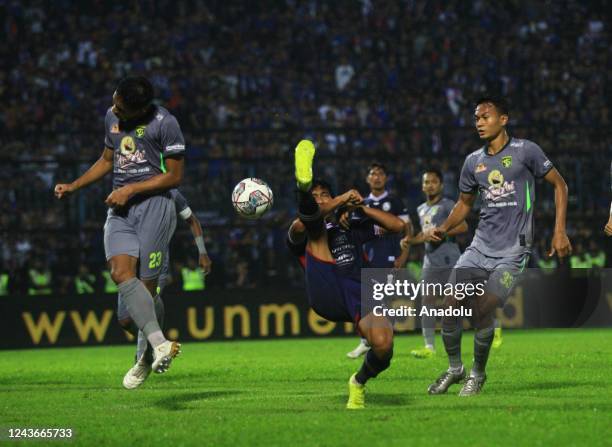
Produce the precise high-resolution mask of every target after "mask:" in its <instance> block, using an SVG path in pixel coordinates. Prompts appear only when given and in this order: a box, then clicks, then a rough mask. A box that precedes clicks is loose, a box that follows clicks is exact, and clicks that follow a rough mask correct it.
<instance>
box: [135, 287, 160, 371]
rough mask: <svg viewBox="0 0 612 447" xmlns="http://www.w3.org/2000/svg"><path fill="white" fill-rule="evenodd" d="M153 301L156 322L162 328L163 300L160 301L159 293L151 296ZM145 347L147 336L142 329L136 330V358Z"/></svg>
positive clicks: (138, 357)
mask: <svg viewBox="0 0 612 447" xmlns="http://www.w3.org/2000/svg"><path fill="white" fill-rule="evenodd" d="M153 301H154V302H155V316H156V317H157V323H158V324H159V327H160V328H162V329H163V328H164V315H165V309H164V302H163V301H162V299H161V296H159V294H158V295H155V297H154V298H153ZM147 347H148V341H147V338H146V337H145V335H144V333H143V332H142V331H138V342H137V344H136V360H138V359H140V357H142V355H143V354H144V353H145V351H146V350H147ZM148 354H150V353H148ZM145 360H146V359H145ZM149 360H150V361H151V362H152V361H153V360H152V358H150V359H149ZM149 363H150V362H149Z"/></svg>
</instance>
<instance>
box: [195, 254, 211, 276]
mask: <svg viewBox="0 0 612 447" xmlns="http://www.w3.org/2000/svg"><path fill="white" fill-rule="evenodd" d="M198 264H199V265H200V268H201V269H202V273H204V276H206V275H208V274H209V273H210V271H211V269H212V261H211V260H210V258H209V257H208V255H200V259H199V260H198Z"/></svg>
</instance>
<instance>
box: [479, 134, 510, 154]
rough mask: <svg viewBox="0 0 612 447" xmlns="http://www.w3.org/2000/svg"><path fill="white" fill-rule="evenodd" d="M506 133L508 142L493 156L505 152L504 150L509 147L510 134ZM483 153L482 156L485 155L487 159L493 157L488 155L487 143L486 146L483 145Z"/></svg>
mask: <svg viewBox="0 0 612 447" xmlns="http://www.w3.org/2000/svg"><path fill="white" fill-rule="evenodd" d="M506 133H508V141H506V144H504V147H502V148H501V150H500V151H499V152H498V153H497V154H495V155H499V154H501V153H502V152H503V151H505V150H506V148H507V147H508V146H510V142H511V141H512V135H510V133H509V132H508V131H506ZM483 151H484V154H485V155H486V156H487V157H495V155H491V154H489V143H487V144H485V145H484V148H483Z"/></svg>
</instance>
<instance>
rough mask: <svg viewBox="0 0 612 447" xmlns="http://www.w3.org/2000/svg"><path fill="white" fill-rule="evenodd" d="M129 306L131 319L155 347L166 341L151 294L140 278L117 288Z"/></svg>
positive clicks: (128, 281) (130, 280)
mask: <svg viewBox="0 0 612 447" xmlns="http://www.w3.org/2000/svg"><path fill="white" fill-rule="evenodd" d="M117 287H118V288H119V292H121V294H122V295H123V299H124V300H125V303H126V304H127V308H128V311H129V313H130V317H132V320H133V321H134V322H135V323H136V326H138V328H139V329H140V330H141V331H143V332H144V334H145V336H146V337H147V340H149V342H150V343H151V345H152V346H153V347H157V346H159V345H160V344H162V343H163V342H165V341H166V338H165V337H164V334H163V333H162V331H161V328H160V327H159V323H158V322H157V317H156V315H155V305H154V303H153V298H152V297H151V294H150V293H149V291H148V290H147V288H146V287H145V285H144V284H143V283H142V281H140V280H139V279H138V278H132V279H129V280H127V281H124V282H122V283H121V284H119V285H118V286H117Z"/></svg>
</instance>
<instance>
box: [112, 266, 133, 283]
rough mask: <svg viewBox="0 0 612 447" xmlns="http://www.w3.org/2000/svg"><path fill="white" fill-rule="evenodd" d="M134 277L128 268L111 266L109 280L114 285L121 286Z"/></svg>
mask: <svg viewBox="0 0 612 447" xmlns="http://www.w3.org/2000/svg"><path fill="white" fill-rule="evenodd" d="M135 277H136V274H135V273H134V272H133V271H132V270H131V269H130V268H128V267H124V266H113V268H112V270H111V278H112V279H113V281H115V284H121V283H123V282H125V281H129V280H130V279H132V278H135Z"/></svg>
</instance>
